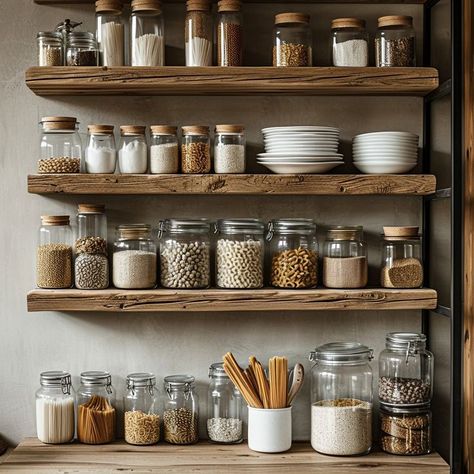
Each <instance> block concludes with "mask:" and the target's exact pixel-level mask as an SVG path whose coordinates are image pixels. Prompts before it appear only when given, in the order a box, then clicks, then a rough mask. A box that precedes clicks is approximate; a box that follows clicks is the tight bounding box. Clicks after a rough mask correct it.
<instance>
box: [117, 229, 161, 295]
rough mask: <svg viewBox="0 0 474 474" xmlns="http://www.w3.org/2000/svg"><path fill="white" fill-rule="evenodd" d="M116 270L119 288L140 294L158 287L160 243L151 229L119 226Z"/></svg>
mask: <svg viewBox="0 0 474 474" xmlns="http://www.w3.org/2000/svg"><path fill="white" fill-rule="evenodd" d="M112 269H113V271H112V279H113V282H114V286H115V287H116V288H123V289H136V290H138V289H147V288H154V287H155V286H156V243H155V240H154V239H153V237H152V230H151V226H149V225H148V224H124V225H119V226H117V228H116V239H115V243H114V256H113V265H112Z"/></svg>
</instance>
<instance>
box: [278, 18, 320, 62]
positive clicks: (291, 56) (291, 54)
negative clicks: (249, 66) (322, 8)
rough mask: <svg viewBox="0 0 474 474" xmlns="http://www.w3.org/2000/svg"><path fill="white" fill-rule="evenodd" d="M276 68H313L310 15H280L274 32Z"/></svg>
mask: <svg viewBox="0 0 474 474" xmlns="http://www.w3.org/2000/svg"><path fill="white" fill-rule="evenodd" d="M273 40H274V42H273V65H274V66H312V64H313V52H312V42H313V38H312V32H311V27H310V25H309V15H306V14H305V13H280V14H278V15H276V16H275V27H274V30H273Z"/></svg>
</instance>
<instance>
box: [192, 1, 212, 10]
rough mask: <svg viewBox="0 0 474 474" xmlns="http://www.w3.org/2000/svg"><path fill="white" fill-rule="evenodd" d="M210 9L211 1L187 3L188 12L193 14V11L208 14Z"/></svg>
mask: <svg viewBox="0 0 474 474" xmlns="http://www.w3.org/2000/svg"><path fill="white" fill-rule="evenodd" d="M210 9H211V2H210V0H188V1H187V2H186V10H187V11H188V12H192V11H203V12H207V11H209V10H210Z"/></svg>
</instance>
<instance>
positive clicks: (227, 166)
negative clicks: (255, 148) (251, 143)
mask: <svg viewBox="0 0 474 474" xmlns="http://www.w3.org/2000/svg"><path fill="white" fill-rule="evenodd" d="M214 172H215V173H224V174H225V173H228V174H235V173H245V135H244V127H243V126H242V125H216V133H215V137H214Z"/></svg>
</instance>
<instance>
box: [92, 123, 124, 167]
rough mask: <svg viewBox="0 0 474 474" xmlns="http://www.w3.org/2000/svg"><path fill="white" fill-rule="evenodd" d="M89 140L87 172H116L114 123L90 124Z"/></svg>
mask: <svg viewBox="0 0 474 474" xmlns="http://www.w3.org/2000/svg"><path fill="white" fill-rule="evenodd" d="M88 131H89V141H88V144H87V147H86V151H85V165H86V171H87V173H103V174H111V173H115V168H116V166H117V148H116V146H115V137H114V126H113V125H89V127H88Z"/></svg>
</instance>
